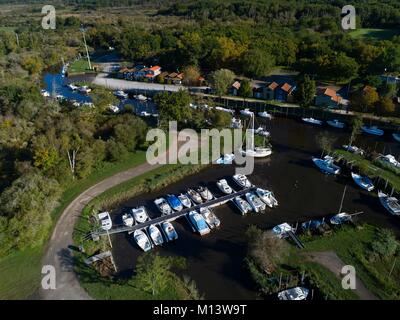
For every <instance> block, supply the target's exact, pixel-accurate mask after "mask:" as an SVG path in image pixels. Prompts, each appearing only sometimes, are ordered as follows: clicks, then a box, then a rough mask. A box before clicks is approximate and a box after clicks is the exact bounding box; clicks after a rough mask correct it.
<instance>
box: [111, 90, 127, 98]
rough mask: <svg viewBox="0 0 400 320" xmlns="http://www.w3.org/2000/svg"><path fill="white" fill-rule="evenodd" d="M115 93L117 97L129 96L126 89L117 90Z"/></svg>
mask: <svg viewBox="0 0 400 320" xmlns="http://www.w3.org/2000/svg"><path fill="white" fill-rule="evenodd" d="M114 95H115V96H116V97H118V98H121V99H127V98H128V94H127V93H126V92H125V91H123V90H117V91H115V92H114Z"/></svg>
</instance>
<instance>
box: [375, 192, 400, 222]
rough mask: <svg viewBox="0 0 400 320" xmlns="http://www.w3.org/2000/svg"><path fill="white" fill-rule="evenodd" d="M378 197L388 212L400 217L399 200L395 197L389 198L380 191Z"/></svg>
mask: <svg viewBox="0 0 400 320" xmlns="http://www.w3.org/2000/svg"><path fill="white" fill-rule="evenodd" d="M378 197H379V200H380V202H381V203H382V205H383V206H384V207H385V208H386V210H388V211H389V212H390V213H391V214H392V215H394V216H399V215H400V204H399V200H397V198H395V197H389V196H388V195H387V194H385V193H383V192H382V191H378Z"/></svg>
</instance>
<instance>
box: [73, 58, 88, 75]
mask: <svg viewBox="0 0 400 320" xmlns="http://www.w3.org/2000/svg"><path fill="white" fill-rule="evenodd" d="M68 72H69V73H70V74H71V73H84V72H91V70H90V69H89V63H88V61H87V59H80V60H76V61H74V62H73V63H71V65H70V66H69V68H68Z"/></svg>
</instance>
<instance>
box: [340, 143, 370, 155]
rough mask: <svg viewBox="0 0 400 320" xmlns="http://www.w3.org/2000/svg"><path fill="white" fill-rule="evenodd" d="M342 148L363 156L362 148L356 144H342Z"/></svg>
mask: <svg viewBox="0 0 400 320" xmlns="http://www.w3.org/2000/svg"><path fill="white" fill-rule="evenodd" d="M343 149H344V150H346V151H349V152H352V153H355V154H359V155H361V156H363V155H364V153H365V152H364V150H363V149H361V148H359V147H356V146H351V145H347V144H344V145H343Z"/></svg>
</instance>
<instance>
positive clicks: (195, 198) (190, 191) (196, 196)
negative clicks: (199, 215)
mask: <svg viewBox="0 0 400 320" xmlns="http://www.w3.org/2000/svg"><path fill="white" fill-rule="evenodd" d="M187 194H188V196H189V197H190V199H192V201H193V202H194V203H195V204H201V203H203V199H202V197H201V195H200V194H199V193H198V192H196V191H194V190H193V189H188V191H187Z"/></svg>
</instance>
